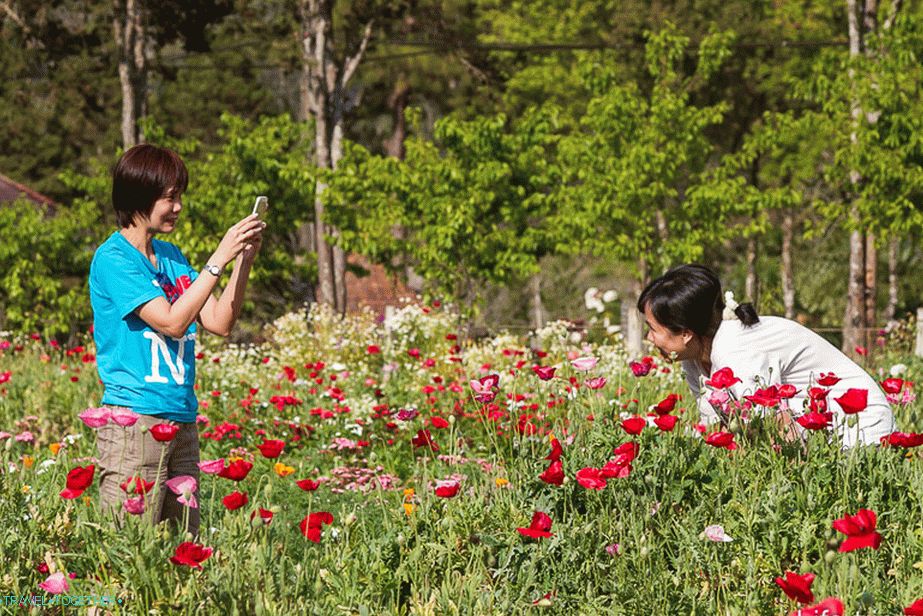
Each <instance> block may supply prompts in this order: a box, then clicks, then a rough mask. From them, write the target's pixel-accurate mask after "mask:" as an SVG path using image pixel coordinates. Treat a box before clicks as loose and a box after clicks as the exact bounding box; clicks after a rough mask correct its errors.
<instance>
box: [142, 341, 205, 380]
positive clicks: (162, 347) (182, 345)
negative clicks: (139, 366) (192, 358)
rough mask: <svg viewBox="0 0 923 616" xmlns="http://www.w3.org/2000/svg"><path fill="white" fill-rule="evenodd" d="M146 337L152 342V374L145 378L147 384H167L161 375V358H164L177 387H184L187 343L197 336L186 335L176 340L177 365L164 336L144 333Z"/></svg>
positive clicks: (165, 378)
mask: <svg viewBox="0 0 923 616" xmlns="http://www.w3.org/2000/svg"><path fill="white" fill-rule="evenodd" d="M144 337H145V338H147V339H149V340H150V341H151V373H150V375H148V376H146V377H144V381H145V382H146V383H167V382H169V381H167V377H165V376H161V374H160V357H161V355H162V356H163V360H164V362H166V364H167V368H169V369H170V376H172V377H173V380H174V381H175V382H176V384H177V385H184V384H185V382H186V364H184V363H183V356H184V355H185V354H186V341H187V340H192V339H194V338H195V334H186V335H185V336H183V337H182V338H174V340H176V341H177V343H178V344H177V349H176V363H175V364H174V363H173V360H172V359H171V358H170V349H169V348H168V347H167V341H166V340H165V339H164V337H163V335H161V334H158V333H157V332H144Z"/></svg>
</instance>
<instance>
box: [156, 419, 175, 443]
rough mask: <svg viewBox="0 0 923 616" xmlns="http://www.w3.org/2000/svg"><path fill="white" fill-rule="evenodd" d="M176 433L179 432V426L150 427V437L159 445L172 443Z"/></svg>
mask: <svg viewBox="0 0 923 616" xmlns="http://www.w3.org/2000/svg"><path fill="white" fill-rule="evenodd" d="M177 432H179V426H175V425H173V424H168V423H159V424H156V425H153V426H151V436H153V437H154V440H155V441H157V442H159V443H167V442H169V441H172V440H173V437H174V436H176V433H177Z"/></svg>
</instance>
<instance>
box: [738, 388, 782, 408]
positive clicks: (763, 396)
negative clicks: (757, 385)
mask: <svg viewBox="0 0 923 616" xmlns="http://www.w3.org/2000/svg"><path fill="white" fill-rule="evenodd" d="M744 398H746V399H747V400H749V401H750V402H752V403H753V404H755V405H756V406H762V407H766V408H772V407H774V406H778V405H779V401H780V400H781V399H782V397H781V396H780V395H779V388H778V387H776V386H775V385H770V386H769V387H766V388H764V389H757V390H756V391H755V392H753V395H752V396H744Z"/></svg>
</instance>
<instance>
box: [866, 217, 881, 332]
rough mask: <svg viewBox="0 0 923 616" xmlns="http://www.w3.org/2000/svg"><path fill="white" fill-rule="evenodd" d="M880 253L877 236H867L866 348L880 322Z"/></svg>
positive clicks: (868, 234)
mask: <svg viewBox="0 0 923 616" xmlns="http://www.w3.org/2000/svg"><path fill="white" fill-rule="evenodd" d="M877 274H878V251H877V250H876V249H875V235H874V234H872V233H866V235H865V327H866V330H865V336H864V340H865V346H866V347H869V346H870V345H871V343H872V342H873V341H874V339H875V333H874V332H873V331H872V328H874V327H875V325H876V323H877V322H878V316H877V314H876V313H877V308H878V306H877V303H878V302H877V299H878V298H877V294H876V292H875V289H876V286H877V278H878V276H877Z"/></svg>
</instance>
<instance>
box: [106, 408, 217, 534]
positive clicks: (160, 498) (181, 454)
mask: <svg viewBox="0 0 923 616" xmlns="http://www.w3.org/2000/svg"><path fill="white" fill-rule="evenodd" d="M110 408H113V407H110ZM136 414H137V415H138V421H137V422H136V423H135V424H134V425H133V426H129V427H127V428H123V427H121V426H119V425H116V424H114V423H112V422H109V423H107V424H106V425H104V426H102V427H100V428H98V429H97V430H96V449H97V454H98V455H97V457H98V459H99V496H100V508H101V509H103V511H106V510H109V511H112V512H113V513H114V514H115V516H116V518H117V519H118V520H119V521H120V522H121V520H122V519H123V518H124V516H125V510H124V508H123V507H122V502H123V501H124V500H125V499H127V498H134V497H136V496H138V494H137V493H135V492H132V493H131V494H126V493H125V491H124V490H122V488H121V487H120V484H121V483H122V482H124V481H125V480H126V479H128V478H129V477H135V476H140V477H141V478H142V479H144V480H145V481H149V482H153V481H158V482H159V488H158V491H157V492H156V493H155V492H154V490H153V488H151V491H150V492H148V494H147V495H146V496H145V512H144V514H143V516H149V515H151V514H153V516H152V517H153V520H154V522H155V523H158V522H162V521H165V520H170V521H171V522H173V523H175V524H176V525H177V526H182V523H183V517H184V514H185V516H186V518H187V526H186V528H185V529H184V530H186V531H188V532H190V533H192V534H193V536H195V535H197V534H198V532H199V510H198V509H197V508H193V507H186V505H184V504H181V503H178V502H176V499H177V498H179V495H177V494H174V493H173V492H172V491H171V490H170V488H168V487H167V486H166V485H165V482H166V481H167V480H168V479H172V478H173V477H177V476H180V475H191V476H192V477H194V478H195V479H196V481H197V482H198V480H199V466H198V463H199V432H198V430H197V428H196V424H195V423H177V422H173V421H166V420H164V419H160V418H158V417H152V416H150V415H142V414H140V413H136ZM159 423H170V424H174V425H177V426H179V431H178V432H177V433H176V436H175V437H173V440H171V441H169V442H166V443H160V442H158V441H156V440H154V437H152V436H151V432H150V428H151V426H154V425H156V424H159ZM142 426H144V427H146V428H147V429H146V430H145V431H144V432H143V433H142V430H141V427H142ZM161 456H162V460H163V461H162V463H161ZM158 466H159V469H160V470H159V473H158ZM195 495H196V500H198V489H197V490H196V494H195ZM187 509H188V512H184V510H187Z"/></svg>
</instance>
